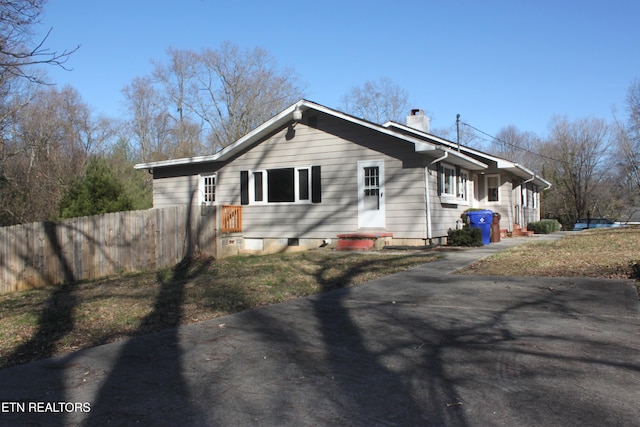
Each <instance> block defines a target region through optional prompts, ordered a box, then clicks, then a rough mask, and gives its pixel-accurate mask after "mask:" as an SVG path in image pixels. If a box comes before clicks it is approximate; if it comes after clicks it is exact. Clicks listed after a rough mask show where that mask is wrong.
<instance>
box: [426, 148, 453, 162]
mask: <svg viewBox="0 0 640 427" xmlns="http://www.w3.org/2000/svg"><path fill="white" fill-rule="evenodd" d="M447 157H449V152H448V151H445V152H444V155H443V156H442V157H439V158H437V159H435V160H434V161H433V162H431V163H429V164H430V165H432V164H434V163H438V162H440V161H442V160H444V159H446V158H447Z"/></svg>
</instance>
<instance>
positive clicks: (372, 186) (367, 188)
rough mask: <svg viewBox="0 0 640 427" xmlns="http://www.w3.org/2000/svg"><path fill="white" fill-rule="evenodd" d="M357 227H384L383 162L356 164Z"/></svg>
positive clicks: (368, 161)
mask: <svg viewBox="0 0 640 427" xmlns="http://www.w3.org/2000/svg"><path fill="white" fill-rule="evenodd" d="M358 227H359V228H384V227H385V214H384V160H367V161H360V162H358Z"/></svg>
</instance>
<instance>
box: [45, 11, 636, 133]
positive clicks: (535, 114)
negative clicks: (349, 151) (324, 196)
mask: <svg viewBox="0 0 640 427" xmlns="http://www.w3.org/2000/svg"><path fill="white" fill-rule="evenodd" d="M639 21H640V2H638V1H636V0H624V1H623V0H608V1H607V2H605V1H596V0H585V1H578V0H574V1H563V0H557V1H548V0H538V1H528V0H527V1H513V0H511V1H506V0H505V1H490V0H487V1H444V0H443V1H424V0H423V1H420V0H414V1H411V2H409V1H398V0H395V1H392V0H386V1H383V0H370V1H366V2H365V1H349V0H342V1H335V0H323V1H315V2H313V1H300V0H297V1H289V0H286V1H278V0H273V1H268V2H267V1H255V0H244V1H231V0H228V1H220V0H181V1H168V0H153V1H149V0H90V1H87V0H49V1H48V3H47V4H46V6H45V10H44V15H43V19H42V25H41V27H40V29H41V31H42V33H44V32H46V30H48V29H49V28H53V31H52V34H51V36H50V38H49V41H48V43H47V46H48V47H49V48H51V49H53V50H63V49H65V48H67V49H68V48H73V47H75V46H76V45H78V44H79V45H81V47H80V50H79V51H78V52H76V53H74V54H73V56H72V57H71V58H70V60H69V62H68V64H67V65H68V66H69V67H71V68H73V70H72V71H70V72H64V71H61V70H56V69H52V68H51V67H50V68H49V69H48V74H49V77H50V79H51V80H52V81H53V82H55V83H56V84H58V85H59V86H61V87H62V86H64V85H71V86H72V87H74V88H75V89H77V90H78V92H79V93H80V95H81V96H82V99H83V100H84V102H86V103H87V104H89V105H90V106H91V108H92V109H93V110H94V111H95V112H96V113H99V114H105V115H107V116H111V117H116V118H117V117H123V106H122V102H123V97H122V93H121V90H122V88H123V87H124V86H125V85H126V84H128V83H130V82H131V81H132V79H133V78H135V77H141V76H145V75H148V74H149V73H150V72H151V70H152V68H153V66H152V65H151V64H150V61H151V60H156V61H164V60H165V59H166V58H167V57H166V49H167V48H168V47H170V46H172V47H175V48H178V49H193V50H199V49H201V48H203V47H208V48H214V49H215V48H217V47H219V46H220V44H221V43H222V42H223V41H226V40H228V41H231V42H233V43H235V44H237V45H239V46H240V47H241V48H253V47H261V48H264V49H266V50H268V51H269V52H270V53H271V54H272V55H273V56H274V57H275V58H276V60H277V61H278V64H279V65H280V66H282V67H291V68H294V69H295V70H296V72H297V73H298V75H299V77H300V79H301V80H302V81H303V82H304V83H305V84H306V88H307V89H306V94H305V98H307V99H309V100H312V101H315V102H318V103H320V104H323V105H325V106H328V107H332V108H336V107H338V106H339V105H340V101H341V98H342V96H343V95H344V94H345V93H346V92H347V91H348V90H349V89H350V88H351V87H353V86H356V85H361V84H363V83H364V82H366V81H369V80H378V79H379V78H381V77H388V78H390V79H391V80H392V81H393V82H395V83H396V84H398V85H399V86H401V87H402V88H404V89H406V90H407V91H408V92H409V97H410V103H411V106H412V107H415V108H422V109H424V110H425V111H426V112H427V113H428V114H429V115H430V116H431V117H432V127H433V128H445V127H449V126H451V125H453V123H454V122H455V116H456V114H458V113H459V114H461V120H463V121H464V122H467V123H469V124H471V125H473V126H475V127H476V128H479V129H481V130H483V131H485V132H487V133H489V134H493V135H495V134H496V133H497V132H498V131H499V130H500V129H501V128H502V127H504V126H507V125H515V126H516V127H517V128H518V129H520V130H522V131H530V132H534V133H536V134H538V135H540V136H544V135H545V134H546V132H547V126H548V124H549V121H550V119H551V118H552V117H553V116H554V115H566V116H567V117H568V118H570V119H577V118H584V117H598V118H603V119H606V120H611V119H612V109H613V108H617V110H618V111H617V115H618V116H620V117H624V116H625V114H626V113H625V111H624V110H625V104H624V99H625V96H626V92H627V89H628V87H629V86H630V84H631V83H632V82H633V80H634V79H637V78H640V25H638V22H639Z"/></svg>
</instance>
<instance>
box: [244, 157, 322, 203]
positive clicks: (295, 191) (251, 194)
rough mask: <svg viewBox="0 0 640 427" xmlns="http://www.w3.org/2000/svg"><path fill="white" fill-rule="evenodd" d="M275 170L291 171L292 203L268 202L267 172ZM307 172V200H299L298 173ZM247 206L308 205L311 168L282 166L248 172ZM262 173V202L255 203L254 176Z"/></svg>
mask: <svg viewBox="0 0 640 427" xmlns="http://www.w3.org/2000/svg"><path fill="white" fill-rule="evenodd" d="M275 169H293V170H294V173H293V194H294V201H293V202H269V170H275ZM300 170H306V171H307V174H308V175H307V176H308V179H307V186H308V189H307V194H308V198H307V199H304V200H301V199H300V174H299V172H298V171H300ZM248 172H249V204H250V205H310V204H312V203H311V191H312V190H311V166H283V167H277V168H270V169H255V170H249V171H248ZM256 173H262V200H259V201H256V194H255V192H256V191H255V180H254V177H255V174H256Z"/></svg>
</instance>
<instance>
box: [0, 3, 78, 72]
mask: <svg viewBox="0 0 640 427" xmlns="http://www.w3.org/2000/svg"><path fill="white" fill-rule="evenodd" d="M44 3H45V0H0V41H1V43H0V81H1V80H6V79H10V78H11V77H20V78H25V79H27V80H29V81H32V82H36V83H44V80H43V79H42V77H41V76H39V75H38V74H37V73H35V72H33V71H32V70H31V66H33V65H40V64H47V65H55V66H59V67H62V68H65V63H66V62H67V60H68V59H69V56H70V55H71V54H72V53H74V52H75V51H76V50H78V49H79V46H78V47H76V48H75V49H72V50H64V51H62V52H57V51H52V50H50V49H48V48H47V47H45V43H46V41H47V39H48V37H49V34H50V33H51V30H49V32H48V33H47V35H45V36H44V38H42V39H41V40H38V41H35V42H33V41H32V37H33V33H32V31H33V27H34V26H35V25H36V24H38V23H39V22H40V15H41V13H42V7H43V5H44Z"/></svg>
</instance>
